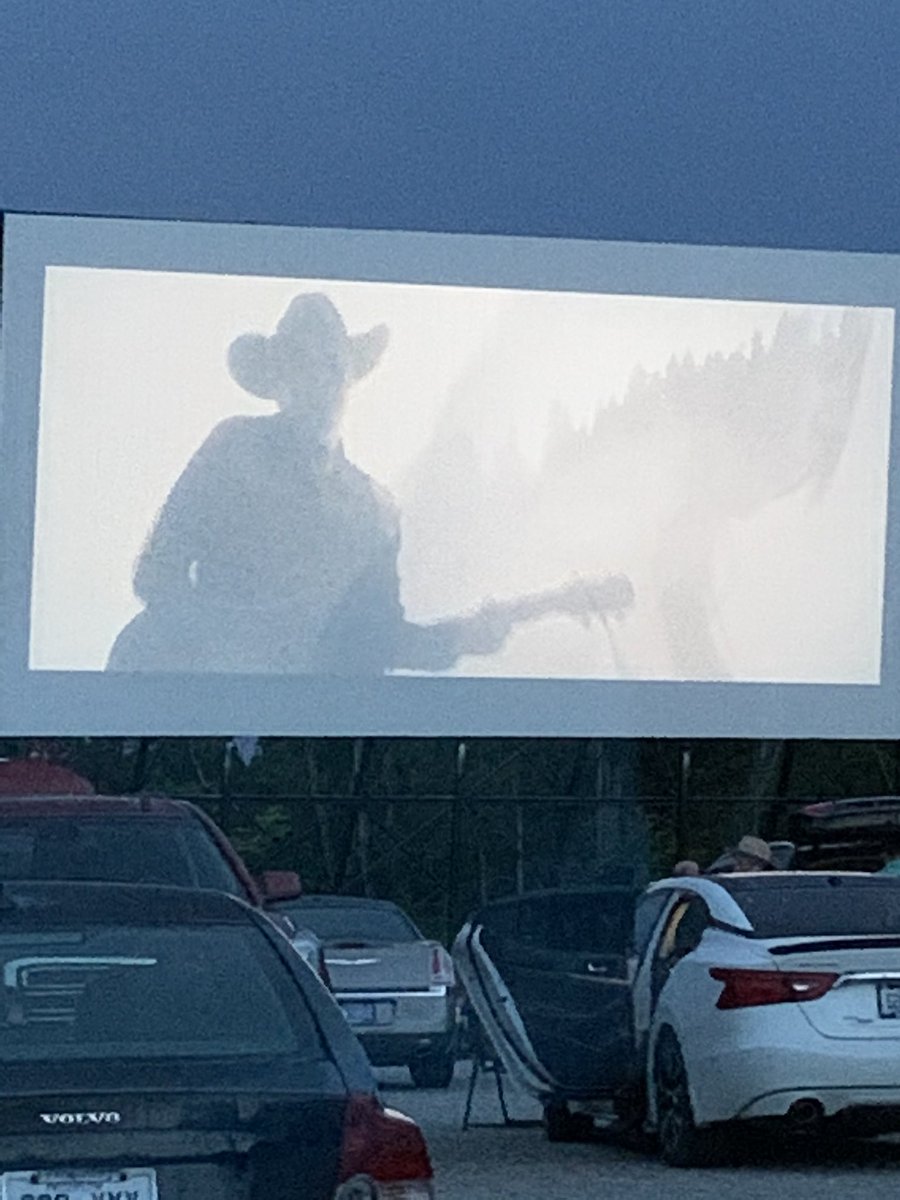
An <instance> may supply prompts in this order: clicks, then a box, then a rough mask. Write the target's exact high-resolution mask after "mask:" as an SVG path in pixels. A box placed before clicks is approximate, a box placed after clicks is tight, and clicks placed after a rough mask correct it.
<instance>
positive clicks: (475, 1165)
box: [379, 1063, 900, 1200]
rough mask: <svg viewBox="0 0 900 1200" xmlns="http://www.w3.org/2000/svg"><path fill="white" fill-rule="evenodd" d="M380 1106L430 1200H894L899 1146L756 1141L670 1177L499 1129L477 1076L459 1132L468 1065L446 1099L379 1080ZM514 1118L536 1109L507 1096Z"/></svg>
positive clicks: (632, 1161)
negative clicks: (423, 1144) (423, 1170)
mask: <svg viewBox="0 0 900 1200" xmlns="http://www.w3.org/2000/svg"><path fill="white" fill-rule="evenodd" d="M379 1075H380V1078H381V1081H382V1088H383V1093H384V1098H385V1102H386V1103H388V1104H390V1105H391V1106H392V1107H394V1108H398V1109H400V1110H401V1111H403V1112H406V1113H409V1115H410V1116H412V1117H414V1118H415V1119H416V1120H417V1121H418V1122H419V1123H420V1125H421V1126H422V1128H423V1129H424V1131H425V1135H426V1137H427V1138H428V1144H429V1148H430V1150H431V1154H432V1159H433V1161H434V1168H435V1179H436V1184H437V1200H574V1198H578V1200H593V1198H594V1197H597V1198H602V1197H611V1198H612V1197H615V1198H618V1197H622V1200H659V1198H660V1197H665V1198H666V1200H678V1198H679V1197H684V1200H772V1198H773V1197H776V1196H816V1197H817V1198H818V1200H821V1197H822V1196H828V1197H834V1198H835V1200H839V1198H840V1200H842V1198H843V1197H845V1196H846V1197H854V1196H862V1195H865V1197H866V1200H881V1198H882V1197H884V1198H887V1197H891V1200H895V1198H896V1196H897V1194H898V1188H900V1142H898V1141H897V1140H895V1139H883V1140H881V1141H878V1142H863V1141H856V1142H850V1141H842V1140H839V1139H835V1138H830V1139H823V1140H817V1141H804V1140H802V1139H797V1138H791V1139H786V1140H781V1139H778V1140H774V1139H773V1138H771V1137H768V1138H754V1139H753V1140H752V1141H745V1142H744V1143H743V1144H742V1149H741V1152H740V1155H739V1157H738V1158H737V1159H736V1160H735V1162H734V1163H733V1164H729V1165H728V1166H727V1167H720V1168H715V1169H708V1170H690V1171H684V1170H675V1169H673V1168H671V1167H666V1166H664V1165H663V1164H662V1163H660V1162H659V1161H658V1159H656V1158H655V1157H654V1155H653V1154H652V1153H650V1152H639V1151H637V1150H634V1149H628V1148H626V1147H623V1146H619V1145H615V1144H606V1143H603V1142H594V1143H590V1144H580V1145H558V1144H551V1143H550V1142H548V1141H547V1140H546V1138H545V1137H544V1133H543V1130H542V1129H540V1128H539V1127H538V1126H537V1125H533V1126H529V1127H526V1128H510V1129H505V1128H503V1127H502V1125H499V1124H496V1125H495V1124H491V1125H490V1126H489V1127H487V1126H486V1124H485V1125H483V1124H482V1123H494V1122H500V1121H501V1114H500V1109H499V1106H498V1103H497V1096H496V1090H495V1087H494V1083H493V1080H492V1078H491V1077H490V1076H482V1077H481V1079H480V1080H479V1084H478V1088H477V1091H476V1095H475V1104H474V1108H473V1113H472V1119H473V1121H474V1122H477V1123H478V1124H477V1125H476V1126H475V1127H474V1128H470V1129H468V1130H467V1131H466V1132H463V1131H462V1129H461V1124H462V1116H463V1109H464V1106H465V1097H466V1086H467V1081H468V1075H469V1064H468V1063H461V1064H459V1066H458V1067H457V1073H456V1078H455V1080H454V1082H453V1084H452V1086H451V1087H450V1088H449V1089H448V1090H447V1091H419V1090H417V1089H415V1088H413V1087H412V1086H411V1084H410V1083H409V1082H408V1076H407V1075H406V1073H405V1072H403V1071H382V1072H380V1073H379ZM508 1098H509V1102H510V1111H511V1115H512V1116H513V1117H514V1118H516V1119H521V1120H535V1121H536V1120H537V1118H538V1117H539V1116H540V1112H539V1109H538V1108H537V1106H536V1105H535V1104H534V1103H533V1102H531V1101H530V1100H529V1099H528V1097H526V1096H522V1095H520V1094H517V1093H516V1092H515V1091H512V1090H510V1091H509V1093H508Z"/></svg>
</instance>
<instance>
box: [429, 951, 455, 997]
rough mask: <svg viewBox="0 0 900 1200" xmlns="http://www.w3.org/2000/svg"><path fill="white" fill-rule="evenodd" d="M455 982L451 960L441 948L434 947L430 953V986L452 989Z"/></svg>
mask: <svg viewBox="0 0 900 1200" xmlns="http://www.w3.org/2000/svg"><path fill="white" fill-rule="evenodd" d="M455 980H456V975H455V972H454V970H453V959H452V958H451V957H450V955H449V954H448V953H447V951H446V950H445V949H444V947H443V946H435V947H434V949H433V950H432V951H431V986H432V987H441V986H443V987H453V984H454V982H455Z"/></svg>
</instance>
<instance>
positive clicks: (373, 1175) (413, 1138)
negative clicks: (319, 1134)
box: [335, 1094, 434, 1200]
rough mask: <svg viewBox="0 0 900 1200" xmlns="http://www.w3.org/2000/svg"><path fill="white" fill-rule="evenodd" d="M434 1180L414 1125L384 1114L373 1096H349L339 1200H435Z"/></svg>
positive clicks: (388, 1112) (406, 1119)
mask: <svg viewBox="0 0 900 1200" xmlns="http://www.w3.org/2000/svg"><path fill="white" fill-rule="evenodd" d="M432 1178H433V1173H432V1170H431V1160H430V1159H429V1157H428V1147H427V1146H426V1145H425V1138H424V1137H423V1136H422V1131H421V1129H419V1127H418V1125H417V1124H416V1123H415V1121H413V1120H411V1119H410V1118H409V1117H405V1116H404V1115H403V1114H402V1113H399V1112H395V1111H394V1110H393V1109H390V1108H383V1107H382V1106H381V1104H380V1103H379V1102H378V1100H377V1099H376V1097H375V1096H368V1095H365V1094H353V1095H351V1096H350V1098H349V1099H348V1101H347V1108H346V1111H345V1113H344V1137H343V1143H342V1146H341V1161H340V1167H339V1170H338V1184H339V1186H338V1189H337V1192H336V1193H335V1200H432V1197H433V1195H434V1191H433V1188H432Z"/></svg>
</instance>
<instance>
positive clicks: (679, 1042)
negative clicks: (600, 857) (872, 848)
mask: <svg viewBox="0 0 900 1200" xmlns="http://www.w3.org/2000/svg"><path fill="white" fill-rule="evenodd" d="M632 917H633V920H632ZM454 954H455V957H456V959H457V963H458V967H459V974H460V977H461V979H462V980H463V982H464V984H465V986H466V990H467V991H468V993H469V996H470V999H471V1001H472V1005H473V1008H474V1009H475V1011H476V1013H477V1015H478V1017H479V1020H480V1022H481V1024H482V1026H483V1028H484V1030H485V1032H486V1034H487V1036H488V1038H489V1039H490V1041H491V1042H492V1043H493V1045H494V1048H495V1051H496V1053H497V1057H498V1058H499V1059H500V1060H501V1061H502V1062H503V1064H504V1067H505V1068H506V1070H507V1071H508V1072H509V1074H510V1075H511V1076H512V1077H513V1078H514V1079H515V1080H516V1082H517V1083H518V1084H519V1085H520V1086H521V1087H522V1088H524V1089H525V1090H526V1091H528V1092H530V1093H531V1094H532V1095H534V1096H535V1097H536V1098H537V1099H538V1100H540V1101H541V1103H542V1104H543V1106H544V1111H545V1115H546V1118H547V1121H546V1124H547V1132H548V1136H550V1137H552V1138H556V1139H568V1138H570V1137H577V1136H579V1134H580V1133H581V1132H584V1131H585V1130H586V1128H589V1127H590V1124H591V1122H592V1121H593V1119H595V1118H597V1117H598V1116H601V1115H602V1114H603V1113H604V1112H608V1110H609V1104H610V1102H611V1101H612V1102H613V1103H614V1104H615V1105H616V1107H617V1109H618V1111H619V1113H620V1114H621V1115H622V1117H623V1118H626V1119H628V1120H629V1121H631V1122H632V1123H640V1124H643V1125H644V1126H645V1127H647V1128H649V1129H650V1130H652V1131H654V1132H655V1133H656V1134H657V1136H658V1140H659V1145H660V1150H661V1153H662V1156H663V1158H664V1159H665V1161H666V1162H668V1163H671V1164H672V1165H673V1166H691V1165H700V1164H703V1163H708V1162H711V1161H713V1160H714V1159H716V1158H717V1157H718V1156H719V1153H720V1151H721V1150H722V1149H724V1148H725V1147H726V1146H727V1144H728V1141H729V1140H730V1135H731V1134H733V1133H734V1132H735V1131H737V1130H739V1129H741V1128H742V1127H743V1128H746V1127H747V1125H748V1124H750V1123H754V1122H755V1123H757V1124H761V1123H764V1122H775V1123H777V1124H780V1125H782V1126H786V1127H793V1128H796V1129H798V1130H800V1129H807V1130H813V1129H815V1128H817V1127H823V1126H825V1125H826V1124H827V1125H828V1126H829V1127H831V1128H832V1129H833V1130H834V1131H835V1132H846V1133H853V1134H857V1135H872V1134H879V1133H884V1132H888V1131H898V1130H900V878H898V877H893V878H892V877H890V876H878V875H868V874H862V873H855V872H839V871H837V872H836V871H831V872H822V873H816V872H778V871H772V872H765V873H756V874H731V875H718V876H707V877H700V878H690V877H687V878H678V879H664V880H661V881H660V882H658V883H654V884H652V885H651V886H650V887H649V888H648V889H647V890H646V891H645V892H644V893H643V894H642V895H641V896H640V897H639V898H638V899H637V903H636V906H635V905H634V903H633V899H632V897H631V896H630V895H628V894H627V893H623V889H621V888H618V889H613V888H607V889H595V890H594V891H593V892H590V891H589V890H583V891H580V892H577V893H575V892H565V891H557V892H552V893H543V894H537V893H535V894H532V895H530V896H522V897H517V898H513V899H512V900H509V901H497V902H494V903H493V904H490V905H487V906H486V907H485V908H484V909H482V910H481V911H480V912H479V913H477V914H475V916H473V918H472V919H471V920H470V921H469V923H468V924H467V925H466V926H465V927H464V929H463V930H462V932H461V933H460V935H459V937H458V938H457V942H456V946H455V950H454Z"/></svg>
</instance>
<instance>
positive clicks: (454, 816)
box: [444, 740, 466, 946]
mask: <svg viewBox="0 0 900 1200" xmlns="http://www.w3.org/2000/svg"><path fill="white" fill-rule="evenodd" d="M465 765H466V743H465V742H464V741H462V740H460V741H458V742H457V743H456V754H455V758H454V764H453V797H452V800H451V808H450V854H449V858H448V864H447V875H448V878H447V903H446V907H445V910H444V942H445V944H446V945H448V946H449V945H450V943H451V942H452V941H453V938H454V936H455V934H456V929H455V927H454V922H455V921H456V919H457V914H458V910H459V868H460V861H459V860H460V850H461V848H462V847H461V844H460V843H461V840H462V778H463V771H464V770H465Z"/></svg>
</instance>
